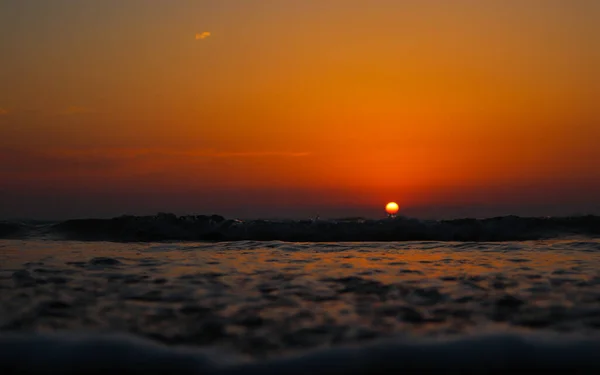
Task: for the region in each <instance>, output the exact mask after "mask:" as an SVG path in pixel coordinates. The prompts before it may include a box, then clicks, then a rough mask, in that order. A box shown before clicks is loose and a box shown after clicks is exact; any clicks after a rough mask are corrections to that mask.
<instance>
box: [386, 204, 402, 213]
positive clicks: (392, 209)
mask: <svg viewBox="0 0 600 375" xmlns="http://www.w3.org/2000/svg"><path fill="white" fill-rule="evenodd" d="M398 210H400V207H398V203H396V202H390V203H388V204H386V205H385V212H387V213H388V214H389V215H396V214H397V213H398Z"/></svg>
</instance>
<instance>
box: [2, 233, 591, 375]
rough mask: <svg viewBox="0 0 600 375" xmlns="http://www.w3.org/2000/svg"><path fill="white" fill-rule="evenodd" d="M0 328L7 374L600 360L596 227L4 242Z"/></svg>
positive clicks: (380, 369) (382, 368)
mask: <svg viewBox="0 0 600 375" xmlns="http://www.w3.org/2000/svg"><path fill="white" fill-rule="evenodd" d="M0 330H1V332H0V372H1V373H32V374H46V373H48V374H49V373H63V374H68V373H83V372H85V373H109V372H111V371H115V370H123V371H126V372H127V373H144V374H153V373H181V374H187V373H189V374H200V373H202V374H206V373H217V374H225V373H227V374H237V373H240V374H241V373H244V374H248V373H257V374H259V373H260V374H265V373H273V374H276V373H288V374H308V373H340V374H341V373H349V374H377V373H385V372H386V371H389V370H397V371H408V370H415V371H425V370H440V371H443V372H445V373H448V372H452V371H457V372H458V371H461V370H465V369H467V370H469V371H472V372H473V373H504V372H507V371H512V370H515V369H523V368H529V369H533V368H548V369H561V370H564V371H575V370H577V371H588V372H589V373H600V360H598V359H596V356H597V355H598V353H600V335H599V333H600V240H597V239H589V238H583V237H582V238H579V239H570V240H566V239H562V240H538V241H520V242H517V241H515V242H500V241H497V242H449V241H445V242H435V241H427V242H414V241H413V242H360V243H359V242H355V243H353V242H345V243H341V242H321V243H307V242H302V243H299V242H279V241H265V242H261V241H230V242H214V243H206V242H185V243H182V242H174V243H112V242H76V241H51V240H33V239H32V240H0ZM490 371H491V372H490Z"/></svg>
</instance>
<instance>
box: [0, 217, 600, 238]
mask: <svg viewBox="0 0 600 375" xmlns="http://www.w3.org/2000/svg"><path fill="white" fill-rule="evenodd" d="M599 235H600V216H593V215H588V216H570V217H518V216H503V217H495V218H489V219H456V220H418V219H411V218H403V217H401V218H395V219H384V220H369V219H360V218H358V219H356V218H354V219H347V220H299V221H294V220H279V221H278V220H247V221H242V220H235V219H226V218H224V217H222V216H219V215H212V216H206V215H199V216H176V215H173V214H157V215H153V216H120V217H116V218H112V219H78V220H68V221H64V222H61V223H58V224H50V225H49V224H31V223H15V222H0V238H19V239H25V238H28V239H29V238H39V237H43V238H52V239H61V240H83V241H116V242H129V241H138V242H151V241H175V240H176V241H242V240H254V241H275V240H278V241H294V242H334V241H523V240H537V239H549V238H561V237H567V236H586V237H598V236H599Z"/></svg>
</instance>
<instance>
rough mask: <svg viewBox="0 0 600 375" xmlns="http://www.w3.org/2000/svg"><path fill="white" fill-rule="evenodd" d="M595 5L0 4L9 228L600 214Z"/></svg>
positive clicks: (2, 191)
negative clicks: (45, 221) (60, 223)
mask: <svg viewBox="0 0 600 375" xmlns="http://www.w3.org/2000/svg"><path fill="white" fill-rule="evenodd" d="M599 19H600V1H597V0H571V1H567V0H527V1H523V0H497V1H496V0H486V1H481V0H454V1H448V0H368V1H367V0H361V1H359V0H285V1H282V0H264V1H263V0H212V1H208V0H197V1H191V0H185V1H184V0H173V1H166V0H165V1H162V0H52V1H47V0H39V1H35V0H14V1H11V0H0V51H2V53H1V59H0V67H1V68H0V217H5V218H9V217H36V218H57V219H62V218H69V217H82V216H113V215H119V214H123V213H129V214H147V213H154V212H157V211H168V212H176V213H181V214H185V213H213V212H214V213H221V214H224V215H226V216H238V217H256V216H263V217H274V216H279V217H281V216H285V217H305V216H313V215H315V214H317V213H319V214H321V216H326V217H327V216H329V217H331V216H339V215H364V216H371V217H380V216H383V215H384V211H383V208H384V206H385V203H386V202H387V201H390V200H395V201H397V202H398V203H399V204H400V206H401V209H402V212H403V213H404V214H406V215H410V216H418V217H457V216H478V217H481V216H492V215H503V214H519V215H568V214H576V213H600V194H598V191H600V147H599V146H598V144H599V143H598V142H599V141H600V105H599V104H598V103H599V100H598V98H600V68H598V67H600V42H599V40H598V35H600V23H598V20H599Z"/></svg>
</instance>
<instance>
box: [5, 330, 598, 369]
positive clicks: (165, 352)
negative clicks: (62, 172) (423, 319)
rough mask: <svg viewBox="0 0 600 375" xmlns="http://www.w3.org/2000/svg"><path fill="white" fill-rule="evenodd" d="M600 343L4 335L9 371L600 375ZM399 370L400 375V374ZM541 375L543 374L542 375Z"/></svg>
mask: <svg viewBox="0 0 600 375" xmlns="http://www.w3.org/2000/svg"><path fill="white" fill-rule="evenodd" d="M598 353H600V339H599V338H597V337H587V338H586V337H582V336H561V335H558V334H487V335H479V336H470V337H462V338H459V339H414V338H413V339H410V338H398V339H395V340H388V341H383V342H380V343H375V344H370V345H366V346H360V347H340V348H329V349H321V350H317V351H312V352H309V353H306V354H303V355H299V356H293V357H283V358H278V359H272V360H265V361H248V360H244V359H241V358H236V357H234V356H231V355H227V354H224V353H219V352H218V351H216V349H193V348H189V347H172V346H165V345H161V344H158V343H155V342H152V341H148V340H145V339H140V338H137V337H133V336H129V335H113V336H111V335H99V334H93V335H92V334H89V335H75V334H62V335H61V334H53V335H41V334H4V335H0V372H1V373H2V374H32V375H46V374H115V373H117V374H121V373H122V374H125V373H127V374H144V375H152V374H215V375H219V374H223V375H224V374H228V375H237V374H240V375H241V374H245V375H247V374H261V375H265V374H289V375H304V374H350V375H359V374H390V373H394V372H397V373H444V374H453V373H461V374H462V373H469V374H507V373H509V372H511V371H517V372H518V373H521V372H528V371H539V370H548V371H552V372H560V373H577V374H597V373H599V372H600V361H598V360H597V355H598ZM393 371H394V372H393ZM536 373H537V372H536Z"/></svg>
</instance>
